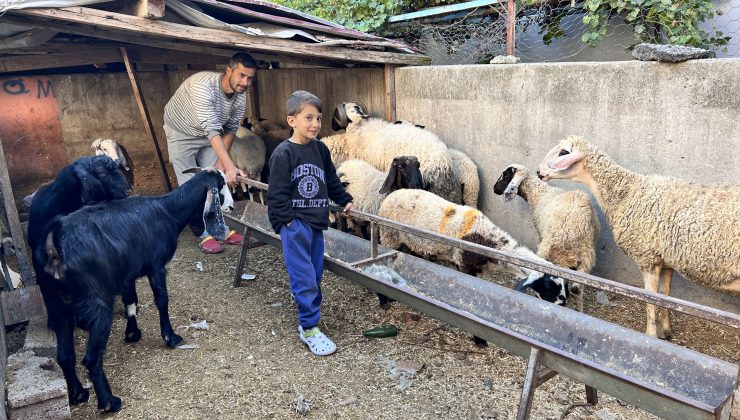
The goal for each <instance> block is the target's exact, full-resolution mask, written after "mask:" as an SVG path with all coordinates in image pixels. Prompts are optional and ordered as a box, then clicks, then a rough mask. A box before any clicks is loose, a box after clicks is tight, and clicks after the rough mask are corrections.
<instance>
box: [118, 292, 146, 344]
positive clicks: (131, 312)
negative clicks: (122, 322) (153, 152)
mask: <svg viewBox="0 0 740 420" xmlns="http://www.w3.org/2000/svg"><path fill="white" fill-rule="evenodd" d="M121 300H123V305H124V306H125V307H126V335H125V336H124V337H123V340H124V341H125V342H127V343H136V342H138V341H139V340H141V330H140V329H139V325H138V324H137V322H136V308H137V305H138V303H139V298H138V297H137V296H136V285H134V284H131V285H130V286H127V287H124V290H123V291H122V292H121Z"/></svg>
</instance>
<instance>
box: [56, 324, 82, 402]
mask: <svg viewBox="0 0 740 420" xmlns="http://www.w3.org/2000/svg"><path fill="white" fill-rule="evenodd" d="M49 316H53V315H52V314H49ZM55 327H56V328H55V331H54V332H55V334H56V336H57V363H59V366H60V367H61V368H62V372H63V373H64V380H65V381H67V394H68V396H69V403H70V404H73V405H74V404H81V403H84V402H87V400H89V399H90V392H89V391H88V390H86V389H85V388H83V387H82V384H81V383H80V379H79V378H78V377H77V372H76V371H75V345H74V330H75V324H74V319H73V318H72V316H63V315H62V316H59V317H57V319H56V322H55Z"/></svg>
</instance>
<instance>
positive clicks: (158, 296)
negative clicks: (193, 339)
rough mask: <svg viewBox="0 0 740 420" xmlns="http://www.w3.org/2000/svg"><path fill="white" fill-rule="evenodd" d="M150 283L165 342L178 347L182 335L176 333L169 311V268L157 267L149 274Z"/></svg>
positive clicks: (169, 345)
mask: <svg viewBox="0 0 740 420" xmlns="http://www.w3.org/2000/svg"><path fill="white" fill-rule="evenodd" d="M149 285H150V286H151V287H152V293H153V294H154V304H155V305H157V309H158V310H159V329H160V332H161V333H162V338H163V339H164V342H165V343H167V346H168V347H176V346H177V345H178V344H180V342H182V337H180V336H179V335H177V334H175V331H174V330H173V329H172V324H171V323H170V314H169V311H168V308H167V307H168V305H169V298H168V297H167V270H165V268H164V267H161V268H159V269H156V270H155V271H154V272H153V273H152V274H151V275H150V276H149Z"/></svg>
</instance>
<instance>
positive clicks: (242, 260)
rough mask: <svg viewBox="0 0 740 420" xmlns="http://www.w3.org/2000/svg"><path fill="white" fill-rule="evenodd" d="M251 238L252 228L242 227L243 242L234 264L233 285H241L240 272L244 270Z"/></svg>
mask: <svg viewBox="0 0 740 420" xmlns="http://www.w3.org/2000/svg"><path fill="white" fill-rule="evenodd" d="M251 239H252V229H250V228H249V227H245V228H244V242H242V249H241V251H239V262H238V263H237V264H236V274H235V275H234V287H241V285H242V273H243V272H244V264H245V263H246V262H247V252H248V251H249V241H250V240H251Z"/></svg>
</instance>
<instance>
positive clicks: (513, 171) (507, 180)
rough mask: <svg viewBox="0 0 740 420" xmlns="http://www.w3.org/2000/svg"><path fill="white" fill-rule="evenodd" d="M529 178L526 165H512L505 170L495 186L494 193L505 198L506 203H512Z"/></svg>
mask: <svg viewBox="0 0 740 420" xmlns="http://www.w3.org/2000/svg"><path fill="white" fill-rule="evenodd" d="M528 176H529V170H528V169H527V167H525V166H524V165H518V164H511V165H509V166H507V167H506V169H504V171H503V172H502V173H501V176H500V177H498V180H497V181H496V183H495V184H494V185H493V192H494V194H497V195H502V194H503V196H504V201H511V200H512V199H513V198H514V197H516V195H517V194H518V193H519V186H520V185H521V183H522V181H524V180H525V179H527V177H528Z"/></svg>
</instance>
